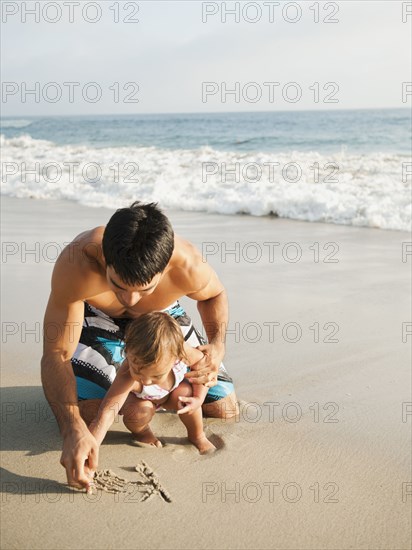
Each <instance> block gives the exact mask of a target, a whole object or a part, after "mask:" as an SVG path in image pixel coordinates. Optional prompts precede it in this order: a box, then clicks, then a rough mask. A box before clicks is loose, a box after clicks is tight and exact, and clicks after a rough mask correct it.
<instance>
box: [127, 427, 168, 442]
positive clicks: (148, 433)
mask: <svg viewBox="0 0 412 550" xmlns="http://www.w3.org/2000/svg"><path fill="white" fill-rule="evenodd" d="M132 445H135V446H136V447H162V444H161V442H160V441H159V440H158V439H157V437H156V436H155V435H154V433H153V432H152V430H151V429H150V427H149V426H147V427H146V428H145V429H144V430H142V431H141V432H139V433H134V434H132Z"/></svg>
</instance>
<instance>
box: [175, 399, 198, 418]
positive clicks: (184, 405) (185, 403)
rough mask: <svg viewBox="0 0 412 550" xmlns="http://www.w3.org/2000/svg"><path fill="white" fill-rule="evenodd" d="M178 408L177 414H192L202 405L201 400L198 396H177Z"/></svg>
mask: <svg viewBox="0 0 412 550" xmlns="http://www.w3.org/2000/svg"><path fill="white" fill-rule="evenodd" d="M178 405H179V410H178V411H177V414H186V413H187V414H193V413H194V412H195V411H197V409H198V408H199V407H201V406H202V401H201V400H200V399H199V398H198V397H183V396H179V403H178Z"/></svg>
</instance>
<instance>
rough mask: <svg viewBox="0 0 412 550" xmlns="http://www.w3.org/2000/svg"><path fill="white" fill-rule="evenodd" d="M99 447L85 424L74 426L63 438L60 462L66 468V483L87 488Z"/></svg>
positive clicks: (96, 460) (94, 468)
mask: <svg viewBox="0 0 412 550" xmlns="http://www.w3.org/2000/svg"><path fill="white" fill-rule="evenodd" d="M98 458H99V447H98V444H97V442H96V440H95V438H94V437H93V435H92V434H91V433H90V432H89V430H88V429H87V426H86V424H84V423H83V426H81V425H79V426H76V427H75V428H74V429H73V430H71V431H70V432H69V433H68V434H67V435H66V436H65V437H64V440H63V452H62V455H61V458H60V464H61V465H62V466H63V467H64V468H65V469H66V475H67V483H68V484H69V485H71V486H72V487H76V488H78V489H81V488H83V487H84V488H85V489H86V490H89V489H90V487H91V485H92V481H93V476H94V472H95V471H96V469H97V465H98Z"/></svg>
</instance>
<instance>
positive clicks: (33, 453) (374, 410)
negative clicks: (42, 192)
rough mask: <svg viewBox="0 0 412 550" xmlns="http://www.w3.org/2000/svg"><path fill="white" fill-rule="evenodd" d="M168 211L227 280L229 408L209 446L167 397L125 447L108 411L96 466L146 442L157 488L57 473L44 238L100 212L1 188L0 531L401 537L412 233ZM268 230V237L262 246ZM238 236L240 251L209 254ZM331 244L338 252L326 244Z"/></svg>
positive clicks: (407, 498)
mask: <svg viewBox="0 0 412 550" xmlns="http://www.w3.org/2000/svg"><path fill="white" fill-rule="evenodd" d="M168 214H169V216H170V218H171V220H172V222H173V224H174V227H175V230H176V232H177V233H179V234H180V235H182V236H184V237H186V238H188V239H189V240H191V241H192V242H194V243H195V244H196V245H197V246H199V247H200V248H202V243H203V250H204V252H205V253H206V252H212V251H214V252H215V253H214V254H210V255H208V260H209V261H210V263H211V264H212V265H213V266H214V267H215V268H216V270H217V271H218V273H219V275H220V277H221V279H222V281H223V282H224V284H225V286H226V288H227V290H228V294H229V300H230V324H229V331H230V332H229V334H228V337H227V354H226V358H225V363H226V366H227V368H228V370H229V372H230V373H231V374H232V376H233V377H234V379H235V383H236V388H237V393H238V397H239V399H240V400H241V418H240V420H239V421H238V422H232V423H229V422H224V421H219V420H206V421H205V424H206V433H207V434H208V435H209V436H210V438H211V440H212V441H213V442H214V443H215V445H216V446H217V447H218V449H219V450H218V452H216V453H215V454H214V455H213V456H206V457H204V456H200V455H199V454H198V453H197V452H196V450H195V449H194V448H193V447H192V446H190V445H189V444H188V443H187V441H186V440H185V437H184V436H185V430H184V427H183V425H182V424H181V423H180V422H179V419H178V418H177V417H176V415H173V414H168V413H167V414H165V413H163V414H162V413H160V414H157V415H156V417H155V419H154V421H153V430H154V432H155V433H156V434H157V435H158V436H159V437H161V438H162V439H163V441H164V442H165V443H166V446H165V447H164V448H163V449H153V450H151V449H138V448H137V447H134V446H132V445H130V444H129V442H130V436H129V433H128V431H127V429H126V428H125V427H124V426H123V424H122V421H121V420H118V421H117V422H116V423H115V424H114V425H113V426H112V429H111V431H110V432H109V434H108V436H107V438H106V440H105V442H104V443H103V445H102V447H101V451H100V462H99V468H101V469H111V470H113V471H114V472H115V473H116V474H117V475H118V476H120V477H123V478H126V479H128V480H137V479H139V477H138V474H137V472H136V471H135V466H136V465H137V464H138V463H140V462H141V461H142V460H144V461H145V462H146V463H147V464H148V465H149V466H150V467H151V468H153V470H154V471H155V472H156V473H157V475H158V476H159V479H160V482H161V484H162V485H163V486H164V487H165V488H166V489H167V491H168V492H169V493H170V495H171V498H172V502H171V503H168V502H166V501H165V500H164V499H162V498H160V497H154V498H150V499H149V500H147V501H145V502H141V494H139V493H138V492H137V491H134V492H133V490H130V491H129V492H128V493H121V494H112V493H106V492H102V491H99V492H98V493H97V494H95V495H92V496H87V495H86V494H85V493H80V492H77V491H74V490H71V489H69V488H68V487H67V486H65V473H64V470H63V468H62V467H61V466H60V464H59V458H60V453H61V439H60V435H59V432H58V429H57V425H56V422H55V420H54V417H53V416H52V414H51V412H50V410H49V408H48V404H47V402H46V400H45V397H44V394H43V390H42V388H41V384H40V369H39V362H40V357H41V322H42V318H43V313H44V309H45V305H46V301H47V298H48V292H49V288H50V275H51V271H52V268H53V261H54V259H55V257H56V253H57V252H58V250H59V249H61V248H62V246H63V243H64V242H68V241H70V240H71V239H72V238H73V236H75V235H76V234H78V233H80V232H81V231H83V230H85V229H87V228H90V227H94V226H96V225H103V224H105V223H106V222H107V220H108V218H109V217H110V215H111V212H110V211H109V210H105V209H90V208H86V207H82V206H79V205H77V204H75V203H68V202H59V201H35V200H29V199H27V200H26V199H11V198H3V199H2V223H3V231H2V238H3V254H2V269H3V277H2V333H3V334H2V339H3V344H2V346H3V351H2V363H1V386H2V389H1V397H2V423H1V428H2V470H1V471H2V476H1V492H2V514H1V544H2V548H5V549H11V548H33V549H44V548H50V549H51V548H53V549H63V548H64V549H66V548H67V549H72V548H73V549H74V548H87V549H88V548H96V549H102V548H104V549H106V548H122V549H128V548H162V549H174V548H179V549H184V548H191V549H192V548H205V549H211V548H213V549H223V548H225V549H226V548H227V549H240V548H249V549H269V548H273V549H295V550H296V549H299V550H309V549H339V550H342V549H350V548H351V549H385V550H386V549H394V550H395V549H396V550H403V549H405V550H406V549H409V548H410V547H411V535H410V533H411V501H412V495H411V493H412V485H411V480H412V475H411V455H410V433H411V419H412V415H408V414H407V412H408V411H411V410H412V409H411V407H409V408H408V405H407V403H410V402H411V401H412V399H411V376H410V360H411V357H410V355H411V346H410V342H411V340H412V336H409V337H407V336H405V337H404V340H406V341H405V343H403V341H402V327H403V328H404V330H406V331H407V330H409V331H410V328H409V327H410V325H407V323H410V322H411V313H410V297H411V289H410V278H409V277H410V272H411V263H412V257H411V256H409V257H408V258H407V259H408V260H409V261H406V262H403V261H402V243H405V242H410V241H411V237H410V235H408V234H407V233H401V232H395V231H393V232H390V231H381V230H375V229H365V228H354V227H343V226H334V225H328V224H316V223H313V224H312V223H305V222H295V221H290V220H280V219H270V218H252V217H247V216H217V215H208V214H203V213H202V214H198V213H182V212H168ZM268 242H272V243H274V242H278V243H280V245H273V253H274V257H273V258H272V257H270V255H269V249H270V246H268V245H264V243H268ZM36 243H39V244H36ZM51 243H55V244H54V245H53V244H51ZM207 243H208V244H207ZM212 243H214V244H212ZM236 243H239V245H238V247H239V248H238V250H239V252H240V255H239V257H238V258H236V257H235V255H233V254H232V255H226V256H225V255H224V254H223V257H222V255H221V253H222V250H223V247H224V246H226V247H227V249H234V248H235V246H236ZM248 243H249V244H248ZM250 243H255V244H254V245H253V244H250ZM288 243H295V245H293V244H289V245H288ZM314 243H319V245H316V244H314ZM325 243H336V244H333V245H329V248H328V249H326V250H324V248H323V247H324V245H325ZM317 246H319V260H320V261H318V262H316V261H314V254H315V253H316V248H317ZM24 247H25V248H24ZM310 247H312V248H310ZM282 249H283V257H282ZM28 250H34V253H32V254H31V255H27V251H28ZM334 250H337V252H336V254H335V255H334V256H333V257H330V258H329V259H337V260H338V262H335V263H331V262H324V261H323V260H325V259H326V256H327V254H329V253H333V252H334ZM259 251H260V252H261V257H260V259H258V260H257V261H252V260H254V258H255V257H256V255H257V254H259ZM223 252H224V251H223ZM297 252H298V253H299V252H301V259H300V260H299V261H296V262H293V261H290V260H291V259H293V258H294V257H295V255H296V253H297ZM286 254H287V255H288V256H286ZM288 258H289V261H288ZM24 260H25V261H24ZM183 303H184V305H185V306H186V307H187V309H188V311H189V312H190V313H191V314H192V315H193V317H194V318H198V316H197V313H196V306H195V304H194V303H193V302H191V301H190V300H188V299H184V300H183ZM29 331H31V332H29ZM271 331H272V332H271ZM293 340H296V341H293ZM316 340H318V341H316ZM331 340H337V341H335V342H333V341H331ZM403 411H404V415H403V414H402V412H403ZM130 487H132V486H130ZM408 493H409V495H408Z"/></svg>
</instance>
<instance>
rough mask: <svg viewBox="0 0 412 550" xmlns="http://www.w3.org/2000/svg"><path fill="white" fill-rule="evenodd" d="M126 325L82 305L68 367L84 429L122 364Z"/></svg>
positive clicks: (124, 321)
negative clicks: (78, 327) (79, 323)
mask: <svg viewBox="0 0 412 550" xmlns="http://www.w3.org/2000/svg"><path fill="white" fill-rule="evenodd" d="M126 322H127V321H126V320H124V319H111V318H110V317H109V316H107V315H105V314H104V313H103V312H101V311H99V310H98V309H96V308H93V307H92V306H90V305H89V304H87V302H85V305H84V322H83V328H82V332H81V335H80V340H79V344H78V346H77V348H76V350H75V353H74V355H73V357H72V359H71V363H72V367H73V372H74V375H75V377H76V384H77V398H78V401H79V410H80V414H81V416H82V418H83V419H84V421H85V422H86V424H87V425H88V424H90V422H91V421H92V420H93V418H95V416H96V414H97V411H98V409H99V406H100V403H101V401H102V399H103V397H104V396H105V395H106V392H107V390H108V389H109V388H110V386H111V384H112V382H113V380H114V378H115V376H116V371H117V369H118V368H119V367H120V365H121V363H122V361H123V357H122V353H121V352H122V349H123V347H124V329H125V324H126Z"/></svg>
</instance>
